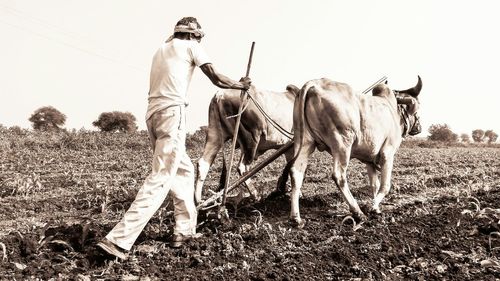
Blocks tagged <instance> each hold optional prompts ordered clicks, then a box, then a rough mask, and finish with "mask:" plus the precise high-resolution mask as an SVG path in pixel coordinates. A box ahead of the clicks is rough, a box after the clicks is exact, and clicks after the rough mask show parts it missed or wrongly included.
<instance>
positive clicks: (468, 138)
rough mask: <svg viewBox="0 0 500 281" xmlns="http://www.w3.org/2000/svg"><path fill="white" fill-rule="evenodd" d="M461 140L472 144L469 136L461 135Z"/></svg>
mask: <svg viewBox="0 0 500 281" xmlns="http://www.w3.org/2000/svg"><path fill="white" fill-rule="evenodd" d="M460 140H462V142H465V143H469V142H470V137H469V135H468V134H466V133H463V134H461V135H460Z"/></svg>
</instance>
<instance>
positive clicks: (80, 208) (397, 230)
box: [0, 130, 500, 280]
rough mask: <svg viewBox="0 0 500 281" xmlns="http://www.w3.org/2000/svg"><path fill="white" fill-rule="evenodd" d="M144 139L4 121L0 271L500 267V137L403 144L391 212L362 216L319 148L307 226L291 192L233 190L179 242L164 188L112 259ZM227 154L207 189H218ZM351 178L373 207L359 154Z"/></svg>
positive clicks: (342, 271)
mask: <svg viewBox="0 0 500 281" xmlns="http://www.w3.org/2000/svg"><path fill="white" fill-rule="evenodd" d="M148 145H149V144H148V140H147V136H146V135H145V134H144V133H142V134H140V133H136V134H132V135H127V134H101V133H95V132H79V133H61V134H37V133H33V132H17V133H15V132H8V131H7V130H6V131H4V132H2V134H0V167H1V173H0V218H1V220H0V259H1V263H0V277H1V278H0V279H2V280H4V279H6V280H14V279H16V280H25V279H30V278H31V279H34V278H39V279H42V280H48V279H51V278H53V279H54V280H57V279H62V280H67V279H69V280H75V279H77V280H99V279H102V280H115V279H118V280H156V279H159V280H402V279H405V280H495V279H499V278H500V262H499V259H498V258H499V256H500V230H499V225H498V224H499V222H500V221H499V220H500V203H499V202H500V148H499V147H485V146H472V145H470V146H465V145H464V146H461V147H447V146H445V145H442V144H441V145H429V144H428V143H426V142H416V143H408V142H407V143H404V144H403V147H401V148H400V150H399V152H398V154H397V156H396V162H395V166H394V173H393V182H392V190H391V192H390V194H389V195H388V197H387V198H386V200H385V201H384V202H383V204H382V206H381V208H382V211H383V214H380V215H376V216H374V215H370V216H369V218H368V220H367V221H365V222H363V223H361V224H357V225H355V224H353V221H352V220H350V219H349V217H348V216H349V212H348V208H347V205H346V204H345V203H344V202H343V201H342V198H341V195H340V192H339V191H338V190H337V188H336V187H335V185H334V184H333V182H332V180H331V176H330V170H331V167H330V166H331V165H330V156H329V155H328V154H327V153H320V152H315V153H314V154H313V159H311V161H310V163H309V164H310V165H309V168H308V171H307V175H306V179H305V182H304V186H303V190H302V191H303V194H302V198H301V201H300V204H301V213H302V216H303V218H305V219H306V225H305V227H304V228H303V229H296V228H294V227H292V226H291V225H290V224H289V223H288V212H289V209H290V203H289V197H288V195H279V196H269V197H267V198H266V199H264V200H262V201H261V202H251V200H246V199H245V200H243V201H241V202H235V201H234V200H232V201H231V204H228V209H229V216H230V218H231V221H230V222H228V223H221V222H220V221H219V220H217V219H214V218H213V217H214V216H213V213H214V212H215V211H216V210H208V211H203V212H200V214H199V226H198V232H200V233H202V234H203V237H202V238H200V239H198V240H196V241H192V242H190V243H188V244H187V245H186V246H185V247H183V248H180V249H172V248H170V247H169V246H168V238H169V236H170V235H171V231H172V230H171V226H172V219H173V218H172V206H171V203H169V202H170V201H169V200H166V202H165V204H164V206H163V207H162V208H161V209H160V210H159V211H158V213H157V214H156V215H155V216H154V217H153V219H152V220H151V221H150V223H149V224H148V225H147V226H146V228H145V230H144V232H143V233H142V234H141V236H140V237H139V239H138V241H137V242H136V245H135V246H134V247H133V248H132V251H131V253H130V257H129V259H128V260H127V261H118V260H114V259H108V258H106V256H104V255H103V254H102V253H101V252H100V251H98V250H97V248H96V247H95V243H96V241H98V240H99V239H101V238H102V237H103V236H104V235H106V233H107V232H108V231H109V230H110V229H111V228H112V227H113V226H114V225H115V224H116V223H117V222H118V220H119V219H120V218H121V216H122V214H123V212H124V211H125V210H126V209H127V208H128V206H129V205H130V203H131V202H132V200H133V199H134V197H135V194H136V192H137V190H138V189H139V188H140V185H141V183H142V181H143V180H144V178H145V177H146V176H147V174H148V173H149V170H150V158H151V152H150V149H149V147H148ZM202 146H203V138H201V137H192V138H191V140H190V141H189V142H188V153H189V154H190V155H191V157H192V159H197V158H198V157H200V155H201V152H202ZM264 157H265V156H264ZM220 161H221V159H220V157H218V158H217V159H216V162H215V164H214V166H213V167H212V169H211V172H210V173H209V177H208V178H207V186H206V189H214V188H216V187H217V184H218V180H219V172H220V169H221V163H220ZM283 166H284V160H283V159H281V158H280V159H278V160H277V161H275V162H273V163H271V164H270V165H269V166H268V167H266V168H265V169H263V170H262V171H261V172H259V173H258V174H257V175H256V176H255V177H254V183H255V184H256V186H258V187H259V189H260V190H261V191H262V192H263V194H264V195H269V194H271V192H272V191H273V189H274V186H275V184H276V179H277V177H278V175H279V174H280V173H281V169H282V167H283ZM236 177H237V176H236V175H233V176H232V179H235V178H236ZM348 180H349V183H350V186H351V190H352V192H353V195H354V196H355V198H357V199H358V201H359V202H360V204H361V205H362V206H363V207H364V208H367V207H368V206H369V205H370V204H371V198H370V191H369V188H368V187H367V180H366V172H365V168H364V165H362V164H361V163H360V162H358V161H357V160H353V161H352V162H351V165H350V166H349V176H348ZM205 195H206V196H209V193H208V191H207V190H205Z"/></svg>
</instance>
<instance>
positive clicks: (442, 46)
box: [0, 0, 500, 134]
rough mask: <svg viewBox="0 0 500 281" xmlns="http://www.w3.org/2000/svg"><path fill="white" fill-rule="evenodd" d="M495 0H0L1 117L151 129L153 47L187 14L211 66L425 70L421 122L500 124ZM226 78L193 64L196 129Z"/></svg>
mask: <svg viewBox="0 0 500 281" xmlns="http://www.w3.org/2000/svg"><path fill="white" fill-rule="evenodd" d="M499 8H500V4H498V2H497V1H493V0H492V1H486V0H485V1H483V0H479V1H477V0H476V1H460V0H459V1H448V0H442V1H431V0H419V1H402V0H380V1H370V0H366V1H363V0H357V1H356V0H354V1H337V0H329V1H320V0H308V1H292V0H288V1H285V0H277V1H273V0H253V1H242V0H212V1H208V0H191V1H159V0H157V1H152V0H145V1H131V0H106V1H102V0H99V1H97V0H87V1H75V0H45V1H37V0H0V36H1V38H2V41H1V42H2V43H1V44H0V124H2V125H4V126H7V127H10V126H20V127H23V128H30V127H31V123H30V122H29V121H28V118H29V117H30V116H31V114H32V113H33V112H34V111H35V110H36V109H38V108H40V107H42V106H48V105H50V106H53V107H55V108H57V109H58V110H59V111H61V112H62V113H64V114H65V115H66V116H67V121H66V124H65V126H64V127H65V128H68V129H72V128H75V129H77V130H78V129H80V128H85V129H96V128H95V127H93V126H92V122H93V121H95V120H97V118H98V116H99V114H101V113H102V112H109V111H115V110H116V111H127V112H130V113H132V114H133V115H134V116H135V117H136V118H137V125H138V126H139V128H140V129H145V128H146V126H145V120H144V116H145V112H146V107H147V93H148V88H149V69H150V65H151V59H152V56H153V54H154V53H155V51H156V50H157V48H158V47H159V46H160V44H161V43H162V42H163V41H164V40H165V39H166V38H167V37H168V36H170V35H171V34H172V31H173V27H174V26H175V23H176V22H177V21H178V20H179V19H180V18H182V17H184V16H194V17H196V18H197V19H198V21H199V22H200V24H201V25H202V27H203V30H204V31H205V33H206V36H205V37H204V38H203V41H202V45H203V46H204V48H205V50H206V51H207V53H208V54H209V56H210V57H211V58H212V62H213V65H214V67H215V69H217V70H218V71H219V72H221V73H223V74H224V75H226V76H228V77H231V78H232V79H235V80H236V79H239V78H240V77H241V76H244V74H245V72H246V67H247V62H248V56H249V52H250V46H251V43H252V42H255V51H254V56H253V61H252V66H251V70H250V77H251V78H252V81H253V84H254V85H255V86H256V87H258V88H261V89H267V90H275V91H282V90H284V89H285V87H286V86H287V85H288V84H295V85H297V86H299V87H301V86H302V85H303V84H304V83H305V82H307V81H309V80H312V79H317V78H322V77H327V78H330V79H333V80H336V81H340V82H345V83H348V84H350V85H351V86H352V88H353V89H355V90H357V91H362V90H364V89H365V88H367V87H368V86H370V85H371V84H372V83H373V82H375V81H377V80H378V79H379V78H381V77H383V76H387V77H388V81H389V86H390V87H392V88H393V89H399V90H402V89H407V88H410V87H413V86H414V85H415V84H416V83H417V75H420V76H421V77H422V81H423V89H422V92H421V95H420V97H419V99H420V103H421V107H420V111H419V114H420V116H421V121H422V125H423V127H424V133H426V131H427V128H428V127H429V126H430V125H433V124H447V125H448V126H449V127H450V128H451V129H452V130H453V131H454V132H456V133H458V134H461V133H468V134H470V133H471V131H472V130H474V129H483V130H488V129H491V130H493V131H495V132H497V133H500V118H499V117H500V113H499V112H500V111H499V109H498V107H499V105H500V90H499V85H498V84H497V81H499V79H498V78H499V76H500V72H499V71H498V68H499V67H500V35H499V34H500V33H499V30H498V28H499V26H500V17H498V11H499ZM217 90H218V88H217V87H215V86H214V85H212V84H211V82H210V81H209V79H208V78H207V77H206V76H205V75H204V74H203V73H202V72H201V70H200V69H197V70H195V74H194V76H193V79H192V83H191V87H190V89H189V92H188V97H189V100H190V105H189V106H188V130H189V131H190V132H193V131H195V130H196V129H198V128H199V127H200V126H203V125H206V124H207V122H208V121H207V120H208V105H209V102H210V99H211V98H212V96H213V95H214V94H215V92H216V91H217Z"/></svg>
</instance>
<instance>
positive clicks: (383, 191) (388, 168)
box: [372, 157, 394, 213]
mask: <svg viewBox="0 0 500 281" xmlns="http://www.w3.org/2000/svg"><path fill="white" fill-rule="evenodd" d="M384 158H385V159H383V161H382V163H381V166H382V169H381V171H380V189H379V191H378V192H377V195H376V196H375V198H374V199H373V207H372V208H373V211H375V212H376V213H381V211H380V202H382V200H383V199H384V197H385V196H386V195H387V194H388V193H389V190H390V189H391V174H392V165H393V162H394V157H384Z"/></svg>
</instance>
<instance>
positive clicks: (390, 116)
mask: <svg viewBox="0 0 500 281" xmlns="http://www.w3.org/2000/svg"><path fill="white" fill-rule="evenodd" d="M421 89H422V80H421V79H420V76H419V77H418V83H417V85H416V86H415V87H413V88H410V89H407V90H404V91H392V90H390V89H389V88H388V87H387V85H385V84H378V85H377V86H375V87H374V89H373V90H372V95H362V94H358V93H354V92H353V91H352V89H351V87H350V86H349V85H347V84H344V83H339V82H335V81H331V80H329V79H325V78H323V79H318V80H311V81H309V82H307V83H306V84H305V85H304V86H303V87H302V89H301V90H300V93H299V95H298V96H297V98H296V100H295V104H294V112H293V123H294V125H293V128H294V132H295V134H294V159H293V160H292V161H290V162H289V163H288V165H287V168H285V170H286V169H290V176H291V180H292V191H291V212H290V219H291V221H292V223H295V224H297V226H298V227H303V225H304V221H303V220H302V219H301V218H300V212H299V194H300V188H301V185H302V183H303V179H304V175H305V171H306V167H307V161H308V158H309V156H310V155H311V153H312V152H313V151H314V149H315V148H318V150H319V151H324V150H326V151H328V152H329V153H330V155H331V156H332V157H333V174H332V178H333V180H334V181H335V184H336V185H337V187H338V188H339V189H340V191H341V192H342V196H343V198H344V200H345V201H346V202H347V204H348V205H349V209H350V211H351V213H352V214H353V216H354V218H355V219H356V220H357V221H360V220H363V219H364V218H365V215H364V214H363V212H362V211H361V209H360V208H359V206H358V203H357V202H356V199H354V197H353V196H352V194H351V191H350V190H349V187H348V184H347V177H346V175H347V166H348V164H349V160H350V158H356V159H358V160H360V161H362V162H363V163H365V164H366V167H367V170H368V178H369V182H370V186H371V189H372V192H373V205H372V210H373V211H375V212H377V213H380V207H379V204H380V202H381V201H382V199H384V197H385V196H386V194H387V193H388V192H389V189H390V187H391V183H390V180H391V173H392V166H393V161H394V155H395V153H396V151H397V149H398V148H399V145H400V144H401V141H402V139H403V138H404V137H406V136H407V135H408V134H410V135H415V134H418V133H420V130H421V127H420V122H419V119H418V117H417V115H416V110H417V108H418V99H417V96H418V94H419V93H420V90H421ZM377 171H380V175H381V176H380V181H379V179H378V175H377Z"/></svg>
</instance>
